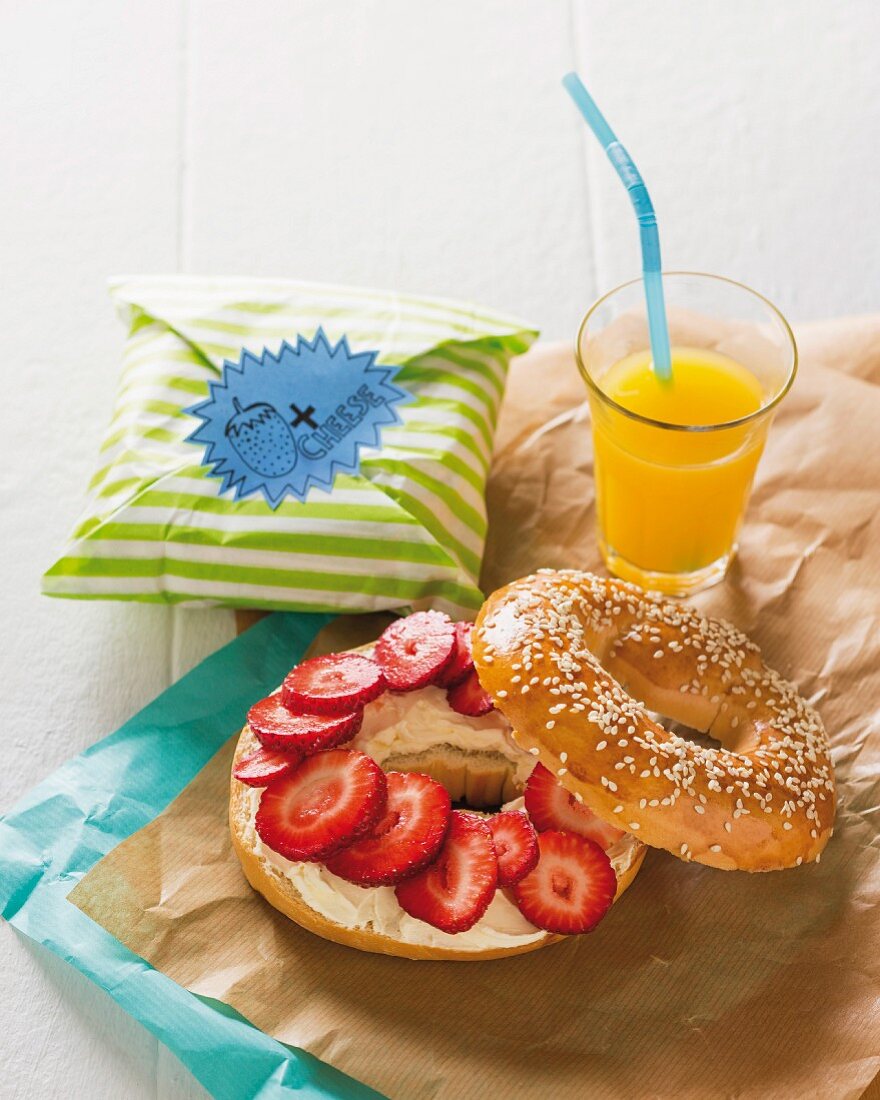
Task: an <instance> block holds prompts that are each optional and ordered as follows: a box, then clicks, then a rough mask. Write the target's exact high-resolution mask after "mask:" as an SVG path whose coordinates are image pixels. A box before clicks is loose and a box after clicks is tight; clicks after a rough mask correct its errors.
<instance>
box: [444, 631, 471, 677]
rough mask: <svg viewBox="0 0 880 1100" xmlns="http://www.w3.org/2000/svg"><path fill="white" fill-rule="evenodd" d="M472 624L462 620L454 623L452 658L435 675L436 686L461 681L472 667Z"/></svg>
mask: <svg viewBox="0 0 880 1100" xmlns="http://www.w3.org/2000/svg"><path fill="white" fill-rule="evenodd" d="M473 629H474V624H473V623H469V622H462V623H456V624H455V648H454V649H453V651H452V660H451V661H450V662H449V664H448V665H447V666H446V668H444V669H443V671H442V672H441V673H440V675H439V676H438V677H437V686H438V687H452V686H453V684H458V683H461V681H462V680H463V679H464V678H465V676H467V674H468V673H469V672H470V671H471V670H472V669H473V667H474V657H473V654H472V653H471V631H472V630H473Z"/></svg>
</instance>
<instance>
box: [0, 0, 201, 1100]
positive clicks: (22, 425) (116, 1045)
mask: <svg viewBox="0 0 880 1100" xmlns="http://www.w3.org/2000/svg"><path fill="white" fill-rule="evenodd" d="M0 21H2V33H0V101H2V103H3V110H2V112H0V148H2V149H3V150H4V165H3V171H2V172H0V262H2V268H3V274H4V278H3V287H2V294H0V331H2V334H3V367H2V378H3V400H2V401H0V448H2V454H0V471H2V472H0V515H2V517H3V518H2V538H0V575H2V577H3V582H4V583H3V611H4V615H3V625H4V644H3V645H2V646H0V682H2V684H3V691H2V699H0V708H2V728H3V730H4V738H3V742H4V743H3V761H4V766H3V769H2V771H0V810H5V809H7V808H8V807H9V806H10V805H11V804H12V803H13V802H14V801H15V799H16V798H17V797H18V796H19V795H20V794H22V793H24V791H25V790H27V789H28V788H29V787H31V786H32V785H33V784H34V783H36V782H37V781H38V780H39V779H41V778H42V777H43V776H45V775H47V774H48V773H49V772H51V771H52V770H53V769H54V768H55V767H56V766H58V765H59V764H60V763H62V762H63V761H64V760H65V759H67V758H68V757H69V756H71V755H72V754H74V753H75V752H77V751H79V750H80V749H82V748H84V747H85V746H86V745H88V744H90V743H92V742H93V741H95V740H96V739H97V738H98V737H100V736H103V735H104V734H106V733H109V732H111V731H112V730H113V729H114V728H115V727H116V726H118V725H119V724H120V723H121V722H123V721H124V720H125V719H126V718H128V717H129V716H130V715H131V714H132V713H134V712H135V711H136V710H138V709H139V708H140V707H141V706H143V705H144V704H145V703H147V702H148V701H149V700H150V699H151V698H152V697H153V696H154V695H155V694H157V693H158V692H159V691H161V690H162V689H163V688H164V687H165V686H166V685H167V683H168V682H169V644H170V636H171V616H170V614H169V613H168V612H167V611H166V610H163V609H157V608H149V607H131V606H124V605H118V604H116V605H114V604H88V603H80V602H62V601H54V600H48V599H46V598H44V597H41V596H40V595H39V578H40V573H41V571H42V570H43V569H44V568H45V567H46V566H48V565H50V564H51V562H52V561H53V555H56V554H57V553H58V551H59V550H60V548H61V546H62V545H63V540H64V538H65V537H66V535H67V533H68V531H69V530H70V528H71V526H72V524H73V522H74V520H75V518H76V516H77V514H78V511H79V509H80V507H81V503H82V499H83V493H84V489H85V485H86V482H87V480H88V477H89V475H90V473H91V472H92V470H93V468H94V463H95V458H96V452H97V444H98V440H99V437H100V434H101V432H102V431H103V429H104V427H105V425H106V422H107V418H108V415H109V412H110V406H111V403H112V398H113V391H114V388H115V382H116V376H117V372H118V365H119V355H120V350H121V347H122V338H123V331H122V328H121V326H119V324H118V322H117V321H116V319H115V317H114V315H113V312H112V309H111V305H110V301H109V299H108V297H107V294H106V288H105V283H106V279H107V277H108V276H109V275H111V274H113V273H114V272H118V271H120V270H123V271H124V270H133V269H134V270H141V271H164V270H168V269H173V268H174V267H175V265H176V263H177V250H178V233H177V227H178V175H179V171H178V153H179V137H178V128H179V106H180V101H179V91H180V88H179V82H178V70H179V62H180V58H179V55H178V38H179V26H180V18H179V10H178V6H177V4H176V3H175V2H174V0H149V2H148V0H140V2H137V3H129V4H126V5H119V4H117V3H115V2H114V0H98V2H96V0H76V2H67V3H62V2H60V0H58V2H54V3H44V4H14V3H8V4H5V5H3V7H2V14H0ZM0 987H2V990H3V996H2V997H0V1065H2V1066H3V1075H4V1077H3V1084H2V1086H0V1092H2V1094H3V1095H4V1096H12V1097H16V1098H18V1097H21V1098H24V1097H37V1096H49V1095H65V1096H76V1097H81V1096H88V1097H90V1098H95V1100H101V1098H103V1097H107V1100H110V1098H111V1097H113V1098H117V1097H119V1096H125V1097H130V1098H133V1100H136V1098H138V1097H151V1098H152V1097H156V1096H158V1095H171V1094H172V1093H171V1091H170V1087H169V1090H168V1091H165V1092H162V1093H160V1092H159V1091H158V1089H159V1085H158V1082H159V1081H160V1080H166V1081H169V1082H173V1087H174V1093H173V1094H174V1095H175V1096H180V1097H184V1096H196V1095H204V1094H203V1092H202V1090H200V1089H198V1087H197V1086H195V1085H193V1086H192V1089H190V1088H189V1086H188V1085H186V1084H184V1083H183V1082H182V1080H181V1076H180V1075H181V1073H183V1072H184V1071H182V1069H180V1068H178V1069H174V1070H172V1068H171V1066H170V1065H169V1064H168V1061H169V1059H170V1056H169V1055H167V1054H164V1053H163V1054H162V1055H161V1056H160V1055H159V1046H158V1044H157V1042H156V1041H155V1040H154V1039H153V1038H152V1036H150V1035H149V1034H148V1033H147V1032H146V1031H145V1030H144V1029H143V1028H141V1027H140V1026H139V1025H137V1024H135V1023H134V1021H132V1020H130V1019H129V1018H128V1017H127V1016H126V1015H125V1014H124V1013H123V1012H122V1011H121V1010H119V1009H117V1008H116V1007H115V1006H114V1005H113V1003H112V1001H110V999H109V998H108V997H107V995H106V994H104V993H103V992H101V991H99V990H97V989H95V988H94V987H93V986H91V984H90V983H89V982H87V981H86V979H85V978H83V977H82V976H80V975H79V974H77V973H76V972H75V971H74V970H73V969H72V968H70V967H68V966H67V965H66V964H64V963H62V962H60V961H59V960H57V959H55V958H53V957H52V956H50V955H49V954H48V952H46V951H44V950H42V949H40V948H36V947H34V946H33V945H31V944H30V943H29V941H26V940H24V939H22V938H20V937H18V936H17V935H16V934H14V933H13V932H12V931H11V930H10V929H9V928H6V927H4V928H3V929H2V930H0ZM175 1065H176V1063H175ZM184 1080H185V1078H184Z"/></svg>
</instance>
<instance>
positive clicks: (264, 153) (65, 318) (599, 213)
mask: <svg viewBox="0 0 880 1100" xmlns="http://www.w3.org/2000/svg"><path fill="white" fill-rule="evenodd" d="M878 41H880V8H878V5H877V2H876V0H846V2H843V3H836V4H830V3H828V2H827V0H773V2H772V3H770V2H768V0H736V2H732V0H728V2H724V0H664V2H661V3H658V2H657V0H443V2H442V3H439V2H437V0H225V2H224V0H55V2H42V0H0V272H2V282H0V355H2V375H0V376H2V382H3V386H2V397H0V517H2V519H0V523H2V528H0V532H2V533H0V577H2V584H3V589H2V592H3V608H4V615H3V638H2V646H0V684H2V690H0V714H2V731H3V732H2V735H0V736H2V745H0V752H2V767H0V810H2V809H4V808H8V807H9V806H11V804H12V803H13V801H14V800H15V799H16V798H17V797H18V796H19V795H20V794H21V793H23V792H24V791H25V790H26V789H27V788H28V787H30V786H31V785H32V784H33V783H35V782H36V781H37V780H39V779H40V778H41V777H43V776H44V775H46V774H47V773H48V772H50V771H51V770H52V769H54V768H55V767H56V766H57V765H58V764H60V763H61V762H62V761H63V760H64V759H66V758H67V757H68V756H70V755H71V754H72V753H74V752H76V751H78V750H80V749H81V748H83V747H84V746H85V745H87V744H89V743H90V742H92V741H93V740H95V739H97V738H99V737H101V736H103V735H105V734H107V733H109V732H110V731H112V730H113V729H114V728H116V727H117V726H118V725H119V724H120V723H121V722H122V721H123V720H124V719H126V718H127V717H129V715H131V714H132V713H133V712H134V711H135V710H136V709H137V708H139V707H140V706H142V705H143V704H145V703H146V702H148V701H149V700H150V699H151V698H152V697H153V696H154V695H155V694H156V693H157V692H159V691H160V690H161V689H162V688H164V687H165V686H166V685H167V684H168V683H170V682H171V681H172V680H173V679H174V678H176V677H177V676H179V675H180V674H181V673H182V672H183V671H185V670H186V669H187V668H189V667H190V666H191V665H192V664H193V663H195V662H196V661H197V660H198V659H199V658H200V657H201V656H202V655H203V654H205V653H207V652H209V651H211V650H212V649H213V648H215V647H216V646H217V645H218V644H219V643H220V642H222V641H224V640H226V639H227V638H229V637H230V636H231V632H232V624H231V619H230V616H228V615H227V614H225V613H222V612H216V613H215V612H211V613H197V612H181V611H177V612H172V611H169V610H164V609H161V608H154V607H135V606H123V605H117V606H114V605H112V604H95V605H91V606H90V605H88V604H84V603H76V602H62V601H49V600H47V599H43V598H41V597H39V596H38V594H37V589H38V582H39V574H40V571H41V569H42V568H44V567H45V566H47V565H48V564H50V563H51V561H52V558H53V554H54V553H55V552H56V551H57V550H58V548H59V547H60V546H61V544H62V541H63V539H64V538H65V535H66V534H67V532H68V530H69V528H70V527H71V524H72V523H73V521H74V519H75V518H76V515H77V512H78V509H79V506H80V502H81V495H82V491H83V488H84V485H85V482H86V480H87V478H88V476H89V473H90V471H91V469H92V467H93V462H94V458H95V448H96V444H97V440H98V437H99V434H100V432H101V430H102V428H103V426H104V424H105V421H106V418H107V415H108V412H109V409H110V405H111V402H112V398H113V390H114V382H115V376H116V371H117V361H118V356H119V352H120V347H121V341H122V331H121V329H120V327H119V326H118V324H117V322H116V321H115V319H114V317H113V315H112V313H111V310H110V306H109V302H108V300H107V298H106V294H105V285H104V284H105V279H106V278H107V276H109V275H110V274H119V273H126V272H163V271H184V272H199V273H212V274H220V273H227V274H245V273H252V274H256V275H285V276H291V277H301V278H313V279H326V280H331V281H339V282H354V283H365V284H373V285H382V286H392V287H398V288H401V289H407V290H413V291H424V292H429V293H430V292H433V293H437V294H443V295H452V296H457V297H465V298H473V299H475V300H477V301H481V302H484V303H486V304H488V305H491V306H495V307H498V308H500V309H504V310H507V311H510V312H514V313H518V314H521V315H522V316H523V317H524V318H526V319H529V320H532V321H534V322H536V323H537V324H539V325H540V326H541V328H542V329H543V331H544V334H545V337H547V338H552V339H568V338H571V336H572V334H573V332H574V329H575V326H576V323H577V321H578V319H579V317H580V315H581V313H582V312H583V311H584V309H585V307H586V306H587V305H588V304H589V303H590V301H591V300H592V299H593V298H594V297H595V296H596V295H597V293H598V292H600V291H603V290H606V289H609V288H610V287H611V286H613V285H615V284H616V283H618V282H620V281H622V280H623V279H625V278H628V277H630V276H632V275H633V274H635V273H636V272H637V267H638V254H637V245H636V236H635V231H634V225H633V218H632V214H631V212H630V210H629V209H628V207H627V201H626V199H625V197H624V196H623V194H622V192H621V191H620V188H619V185H618V184H617V182H616V180H615V179H614V177H613V174H612V172H611V169H610V167H609V166H608V165H607V163H606V162H605V160H604V157H603V155H602V153H601V152H600V151H599V150H597V149H596V148H594V147H593V145H591V144H590V143H589V142H588V141H587V139H586V135H585V132H584V128H583V126H582V124H581V123H580V122H579V120H578V118H577V116H576V114H575V112H574V109H573V108H572V106H571V105H570V103H569V102H568V101H567V99H566V98H565V97H564V95H563V93H562V91H561V89H560V86H559V79H560V77H561V76H562V74H563V73H564V72H565V71H567V70H568V69H570V68H574V67H576V68H578V69H579V70H580V72H581V73H582V75H583V76H584V78H585V79H586V80H587V82H588V84H589V86H590V87H591V89H592V91H593V92H594V94H595V96H596V98H597V99H598V100H599V102H600V103H601V104H603V106H604V108H605V110H606V112H607V114H608V116H609V118H610V119H611V120H612V123H613V124H614V125H615V126H616V127H617V129H618V131H619V134H620V136H621V138H622V140H623V141H624V142H625V144H626V145H627V146H628V147H629V149H630V151H631V152H632V154H633V155H634V157H635V158H636V160H637V163H638V164H639V165H640V167H641V169H642V171H643V173H644V175H645V177H646V179H647V180H648V182H649V185H650V188H651V191H652V194H653V198H654V202H655V205H656V207H657V210H658V213H659V218H660V227H661V235H662V241H663V246H664V259H665V262H666V266H667V267H668V268H689V269H694V270H708V271H714V272H718V273H720V274H726V275H730V276H732V277H734V278H738V279H741V280H743V281H745V282H747V283H749V284H750V285H752V286H754V287H755V288H756V289H759V290H761V291H763V292H764V293H765V294H767V295H769V297H771V298H772V299H773V300H775V301H776V302H777V303H778V304H779V305H780V306H781V307H782V309H783V310H784V311H785V312H786V313H788V314H789V315H790V317H791V318H792V319H793V320H796V321H801V320H808V319H811V318H818V317H823V316H828V315H833V314H844V313H855V312H859V311H866V310H876V309H877V308H878V304H880V294H878V291H880V230H878V213H877V210H876V206H877V204H878V195H880V186H878V180H880V66H878V63H877V43H878ZM0 1066H2V1067H3V1079H2V1083H0V1094H2V1095H3V1096H4V1097H6V1096H10V1097H15V1098H19V1097H37V1096H43V1095H58V1094H61V1093H63V1094H64V1095H65V1096H70V1097H89V1098H90V1100H93V1098H94V1100H102V1098H104V1097H106V1098H111V1097H112V1098H118V1097H120V1096H125V1097H126V1098H139V1097H156V1098H162V1100H164V1098H170V1097H193V1096H199V1095H201V1090H200V1089H199V1088H198V1086H196V1085H195V1084H194V1083H193V1082H192V1081H191V1080H190V1078H189V1077H188V1075H187V1074H186V1072H185V1071H184V1070H183V1069H182V1068H181V1067H180V1066H179V1065H178V1064H177V1062H176V1061H175V1060H174V1059H173V1058H172V1057H171V1056H170V1055H168V1054H167V1053H166V1052H165V1051H164V1050H163V1049H162V1048H161V1047H159V1046H158V1044H157V1043H156V1042H155V1041H154V1040H153V1039H151V1038H150V1037H149V1036H148V1035H147V1034H146V1033H144V1032H142V1031H141V1030H140V1029H139V1028H138V1027H137V1026H136V1025H135V1024H133V1023H132V1022H131V1021H129V1020H128V1019H127V1017H125V1016H124V1015H123V1014H122V1013H121V1012H120V1011H119V1010H117V1009H116V1008H115V1006H113V1005H112V1004H111V1002H110V1001H109V1000H108V999H107V998H106V997H105V996H104V995H103V994H102V993H99V992H98V991H96V990H94V989H93V988H92V987H91V986H89V985H88V983H87V982H86V981H85V980H84V979H82V978H81V977H79V975H77V974H76V973H74V972H73V971H72V970H70V969H69V968H67V967H65V966H64V965H63V964H61V963H59V962H58V961H56V960H55V959H53V958H52V957H50V956H49V955H48V954H47V953H46V952H44V951H43V950H41V949H35V948H34V947H32V946H31V945H29V944H27V943H25V942H24V941H21V940H19V939H18V937H17V936H16V935H15V934H14V933H13V932H11V931H10V930H9V929H8V928H7V927H3V928H2V929H0ZM62 1083H63V1084H62ZM59 1089H60V1090H61V1092H60V1093H59Z"/></svg>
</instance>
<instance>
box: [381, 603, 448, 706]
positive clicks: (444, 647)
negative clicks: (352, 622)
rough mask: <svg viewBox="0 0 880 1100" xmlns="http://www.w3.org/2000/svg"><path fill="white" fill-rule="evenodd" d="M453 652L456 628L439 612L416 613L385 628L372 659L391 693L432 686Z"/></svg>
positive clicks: (446, 616)
mask: <svg viewBox="0 0 880 1100" xmlns="http://www.w3.org/2000/svg"><path fill="white" fill-rule="evenodd" d="M454 651H455V627H454V626H453V624H452V621H451V620H450V618H449V616H448V615H444V614H443V613H442V612H440V611H417V612H416V613H415V615H408V616H407V617H406V618H405V619H398V620H397V622H394V623H392V624H391V626H389V627H386V628H385V630H384V631H383V632H382V635H381V636H380V638H379V640H378V641H377V642H376V648H375V650H374V651H373V656H374V657H375V659H376V661H377V662H378V664H379V667H380V668H381V669H382V672H383V673H384V675H385V680H386V682H387V684H388V686H389V687H390V688H391V690H392V691H415V689H416V688H421V687H425V685H426V684H432V683H434V681H435V680H436V679H437V677H438V676H439V675H440V674H441V673H442V672H443V671H444V670H445V669H446V666H447V665H448V664H449V662H450V661H451V660H452V656H453V653H454Z"/></svg>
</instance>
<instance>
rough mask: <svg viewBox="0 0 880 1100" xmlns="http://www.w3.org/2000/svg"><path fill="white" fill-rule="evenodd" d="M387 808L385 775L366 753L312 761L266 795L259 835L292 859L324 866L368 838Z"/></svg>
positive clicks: (338, 753) (334, 753)
mask: <svg viewBox="0 0 880 1100" xmlns="http://www.w3.org/2000/svg"><path fill="white" fill-rule="evenodd" d="M384 806H385V773H384V772H383V771H382V769H381V768H380V767H379V765H378V764H377V763H376V762H375V761H374V760H371V759H370V757H369V756H367V755H365V754H364V753H362V752H355V751H353V750H352V749H331V750H330V751H329V752H319V753H316V754H315V755H314V756H309V757H307V758H306V759H305V760H304V761H303V762H302V763H301V764H300V765H299V767H298V768H296V770H295V771H293V772H290V774H288V775H285V776H282V778H281V779H276V780H275V781H274V783H270V784H269V786H268V787H267V788H266V789H265V791H263V795H262V798H261V799H260V806H259V809H258V810H257V817H256V827H257V833H258V834H259V836H260V839H261V840H262V841H263V843H264V844H266V845H268V847H270V848H271V849H272V850H273V851H274V852H278V853H279V854H280V855H282V856H284V857H285V858H286V859H292V860H307V861H308V860H311V861H315V860H324V859H326V858H327V857H328V856H330V855H332V854H333V853H334V852H338V851H339V849H340V848H344V847H345V845H346V844H351V843H352V841H354V840H357V838H358V837H360V836H363V834H364V833H366V832H368V831H369V830H370V829H371V828H372V827H373V825H374V824H375V822H376V820H377V819H378V818H379V817H380V816H381V814H382V810H383V809H384Z"/></svg>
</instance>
